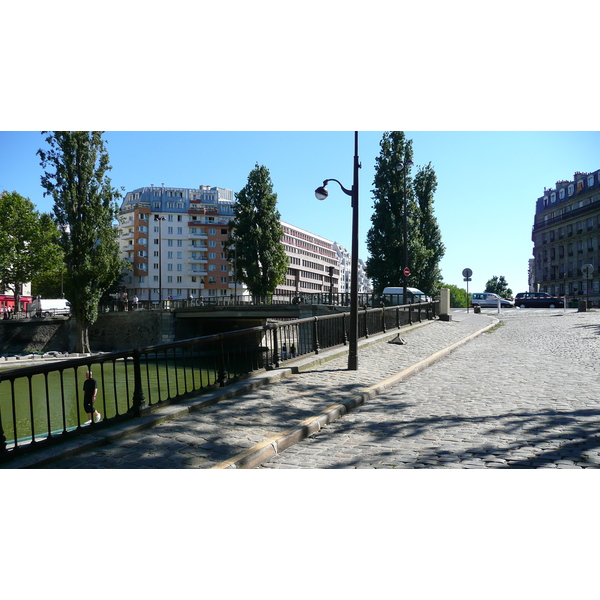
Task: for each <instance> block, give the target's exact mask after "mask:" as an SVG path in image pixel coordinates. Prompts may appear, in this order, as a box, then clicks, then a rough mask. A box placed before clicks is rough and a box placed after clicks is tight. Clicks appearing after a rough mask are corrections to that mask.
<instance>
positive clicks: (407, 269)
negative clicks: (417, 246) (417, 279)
mask: <svg viewBox="0 0 600 600" xmlns="http://www.w3.org/2000/svg"><path fill="white" fill-rule="evenodd" d="M404 276H405V277H410V269H409V268H408V267H404Z"/></svg>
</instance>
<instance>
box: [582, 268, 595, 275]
mask: <svg viewBox="0 0 600 600" xmlns="http://www.w3.org/2000/svg"><path fill="white" fill-rule="evenodd" d="M581 272H582V273H583V274H584V275H585V276H586V277H589V276H590V275H591V274H592V273H593V272H594V265H583V267H581Z"/></svg>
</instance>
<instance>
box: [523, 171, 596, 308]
mask: <svg viewBox="0 0 600 600" xmlns="http://www.w3.org/2000/svg"><path fill="white" fill-rule="evenodd" d="M532 241H533V244H534V246H533V256H534V258H533V273H530V281H531V282H532V285H533V289H534V291H538V290H539V291H541V292H547V293H549V294H550V295H553V296H554V295H556V296H563V295H565V294H566V295H568V296H570V297H577V296H584V295H585V296H588V295H589V300H590V301H595V302H597V301H598V300H599V299H600V274H599V269H600V170H598V171H594V172H592V173H580V172H577V173H575V174H574V176H573V179H572V180H570V181H557V182H556V186H555V187H554V188H551V189H544V195H543V196H541V197H540V198H538V200H537V203H536V210H535V220H534V224H533V232H532ZM585 265H592V266H593V268H594V270H593V273H592V275H591V276H590V277H586V276H585V275H584V270H585V269H584V270H582V267H584V266H585Z"/></svg>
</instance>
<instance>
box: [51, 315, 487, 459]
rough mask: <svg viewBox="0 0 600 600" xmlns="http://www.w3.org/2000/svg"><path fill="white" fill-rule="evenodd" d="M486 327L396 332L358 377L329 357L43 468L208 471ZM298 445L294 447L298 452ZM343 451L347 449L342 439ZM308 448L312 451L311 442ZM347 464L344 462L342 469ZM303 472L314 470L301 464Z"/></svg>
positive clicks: (370, 351)
mask: <svg viewBox="0 0 600 600" xmlns="http://www.w3.org/2000/svg"><path fill="white" fill-rule="evenodd" d="M492 322H493V319H492V318H491V317H490V316H486V315H483V314H481V315H474V314H473V312H472V311H471V312H470V314H469V315H465V314H461V315H457V316H456V318H455V319H454V320H453V321H449V322H444V321H434V322H430V323H427V324H424V325H422V326H419V327H416V328H414V329H412V330H409V331H408V330H407V331H405V330H400V334H401V336H402V337H403V339H404V340H405V341H406V344H405V345H397V344H390V343H385V342H383V343H379V344H375V345H372V346H370V347H367V348H361V349H360V351H359V370H358V371H348V369H347V357H345V356H344V357H342V358H336V359H333V360H331V361H329V362H327V363H325V364H323V365H321V366H314V367H310V368H309V370H307V371H303V372H300V373H298V374H295V375H292V376H291V377H289V378H286V379H284V380H282V381H280V382H276V383H271V384H269V385H268V386H266V387H262V388H259V389H256V390H254V391H252V392H249V393H245V394H244V395H242V396H238V397H234V398H230V399H224V400H221V401H220V402H219V403H217V404H215V405H212V406H208V407H205V408H202V409H201V410H197V411H194V412H190V413H188V414H186V416H185V417H181V418H176V419H172V420H169V421H166V422H163V423H161V424H159V425H156V426H154V427H152V428H151V429H147V430H145V431H142V432H138V433H135V434H133V435H129V436H127V437H125V438H123V439H121V440H118V441H115V442H112V443H111V444H110V445H106V446H100V447H97V448H94V449H92V450H88V451H85V452H81V453H79V454H77V455H76V456H73V457H71V458H64V459H60V460H57V461H55V462H53V463H51V464H48V465H46V467H47V468H61V469H63V468H189V467H199V468H211V467H215V466H217V465H219V464H223V461H225V460H227V459H231V458H232V457H235V456H236V455H238V454H239V453H242V452H244V451H247V450H248V449H250V448H252V447H254V446H255V445H257V444H260V443H264V442H265V440H269V439H271V438H272V437H273V436H277V435H279V434H281V433H282V432H285V431H289V430H290V429H291V428H294V427H298V425H299V424H300V423H301V422H303V421H304V420H306V419H307V418H310V417H312V416H314V415H315V414H318V413H319V412H320V411H323V410H325V409H327V408H328V407H331V406H332V405H335V404H336V403H339V402H341V401H343V400H345V399H347V398H349V397H351V396H353V395H356V394H358V393H359V392H361V391H362V390H364V389H365V388H367V387H369V386H372V385H374V384H377V383H379V382H381V381H382V380H385V379H386V378H389V377H391V376H393V375H396V374H397V373H398V372H400V371H402V370H404V369H406V368H407V367H410V366H411V365H413V364H415V363H417V362H418V361H421V360H424V359H427V358H428V357H430V356H431V355H432V354H434V353H436V352H438V351H440V350H443V349H445V348H447V347H448V346H451V345H452V344H454V343H456V342H459V341H460V340H463V339H464V338H465V337H467V336H469V335H471V334H473V333H475V332H477V331H480V330H481V329H482V328H483V327H485V326H487V325H489V324H490V323H492ZM368 410H370V409H368ZM350 414H351V413H350ZM365 414H367V413H365ZM345 418H347V417H344V419H345ZM407 418H408V413H407ZM377 419H379V417H377ZM331 431H333V430H331ZM316 440H318V441H319V443H322V441H323V440H325V438H324V437H323V436H322V435H319V436H318V437H317V438H316ZM305 443H306V442H301V445H302V444H305ZM333 443H334V442H333V441H332V442H330V443H328V445H329V446H331V444H333ZM342 444H343V447H347V441H346V437H344V439H343V441H342ZM308 446H309V447H310V448H315V445H314V442H313V441H311V442H310V443H309V444H308ZM336 453H337V451H335V452H334V455H335V454H336ZM286 455H287V453H286ZM299 456H300V455H299V454H298V453H296V452H293V453H291V454H289V459H290V460H289V461H288V462H283V463H280V462H278V463H275V462H274V463H273V464H270V466H271V467H275V466H299V464H298V462H297V461H298V460H300V462H302V459H299V458H298V457H299ZM339 458H340V457H337V458H335V460H334V464H331V463H330V464H325V463H324V465H323V466H340V464H338V463H339ZM294 461H296V462H294ZM377 462H378V464H379V462H380V461H377ZM353 465H354V463H352V464H351V463H350V462H348V463H347V464H346V463H344V466H353ZM302 466H318V465H317V464H316V463H315V462H314V461H313V460H312V459H308V460H307V462H306V464H303V465H302Z"/></svg>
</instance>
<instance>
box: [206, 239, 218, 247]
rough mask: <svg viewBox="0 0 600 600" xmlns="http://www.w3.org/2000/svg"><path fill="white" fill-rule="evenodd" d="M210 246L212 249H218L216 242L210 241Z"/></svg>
mask: <svg viewBox="0 0 600 600" xmlns="http://www.w3.org/2000/svg"><path fill="white" fill-rule="evenodd" d="M208 245H209V246H210V247H211V248H216V247H217V242H216V241H215V240H209V242H208Z"/></svg>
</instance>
